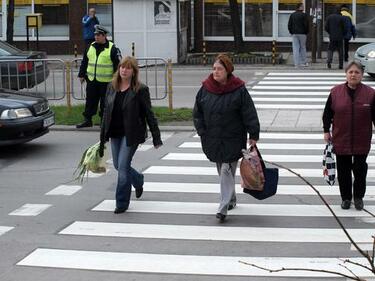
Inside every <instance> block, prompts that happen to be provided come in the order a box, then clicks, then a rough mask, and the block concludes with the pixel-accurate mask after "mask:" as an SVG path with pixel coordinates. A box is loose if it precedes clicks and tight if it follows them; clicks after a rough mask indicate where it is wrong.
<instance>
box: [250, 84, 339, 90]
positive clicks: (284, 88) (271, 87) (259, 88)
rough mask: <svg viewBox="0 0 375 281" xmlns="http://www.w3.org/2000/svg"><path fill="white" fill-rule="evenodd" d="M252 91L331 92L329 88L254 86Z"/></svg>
mask: <svg viewBox="0 0 375 281" xmlns="http://www.w3.org/2000/svg"><path fill="white" fill-rule="evenodd" d="M252 89H254V90H331V89H332V87H330V86H263V85H259V86H258V84H257V85H255V86H254V87H252Z"/></svg>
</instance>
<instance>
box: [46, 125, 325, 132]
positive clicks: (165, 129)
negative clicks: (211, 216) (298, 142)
mask: <svg viewBox="0 0 375 281" xmlns="http://www.w3.org/2000/svg"><path fill="white" fill-rule="evenodd" d="M159 129H160V131H162V132H171V131H176V132H195V128H194V126H189V125H187V126H186V125H185V126H181V125H173V126H169V125H165V126H159ZM50 131H61V132H64V131H68V132H99V131H100V127H99V126H94V127H91V128H84V129H77V128H76V127H75V126H68V125H54V126H52V127H51V128H50ZM261 132H300V133H321V134H323V129H322V128H320V127H309V128H303V127H273V126H265V127H261Z"/></svg>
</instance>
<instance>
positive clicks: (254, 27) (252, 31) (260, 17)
mask: <svg viewBox="0 0 375 281" xmlns="http://www.w3.org/2000/svg"><path fill="white" fill-rule="evenodd" d="M252 2H254V1H252ZM259 2H261V1H259ZM264 2H265V1H264ZM245 36H248V37H255V36H260V37H267V36H272V2H271V3H263V4H252V3H246V5H245Z"/></svg>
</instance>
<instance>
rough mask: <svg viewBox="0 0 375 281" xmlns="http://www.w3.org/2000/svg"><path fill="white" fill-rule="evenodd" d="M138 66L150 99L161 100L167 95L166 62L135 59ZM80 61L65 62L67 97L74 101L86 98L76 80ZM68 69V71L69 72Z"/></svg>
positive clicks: (81, 85)
mask: <svg viewBox="0 0 375 281" xmlns="http://www.w3.org/2000/svg"><path fill="white" fill-rule="evenodd" d="M136 59H137V61H138V64H139V76H140V77H139V78H140V80H141V81H142V82H143V83H144V84H146V85H147V86H148V87H149V89H150V97H151V99H153V100H162V99H165V98H166V97H167V94H168V79H167V78H168V61H166V60H165V59H163V58H136ZM81 62H82V59H74V60H72V61H70V62H67V65H66V67H67V72H70V75H69V76H70V77H69V78H68V80H67V84H70V91H68V92H67V97H68V96H69V95H71V96H72V98H73V99H76V100H84V99H85V97H86V84H85V83H83V84H81V83H80V81H79V79H78V78H77V76H78V72H79V68H80V65H81ZM69 69H70V71H69Z"/></svg>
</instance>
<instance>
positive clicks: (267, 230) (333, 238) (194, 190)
mask: <svg viewBox="0 0 375 281" xmlns="http://www.w3.org/2000/svg"><path fill="white" fill-rule="evenodd" d="M261 138H262V139H263V142H261V143H259V149H260V150H261V152H262V155H263V157H264V159H266V160H269V161H274V162H277V163H282V164H283V165H285V166H287V167H289V168H291V169H293V170H294V171H296V172H297V173H300V174H301V175H303V176H305V177H306V178H307V179H308V180H309V181H311V182H314V183H318V184H316V185H314V186H315V188H316V189H317V190H318V191H319V192H320V194H321V195H322V196H327V197H326V200H327V201H328V202H329V204H330V206H331V208H332V209H333V210H334V212H335V213H336V215H337V216H338V217H339V218H340V219H341V220H342V221H345V225H346V227H347V230H348V232H349V233H350V234H351V235H352V237H353V239H354V241H356V242H358V243H359V245H360V246H361V247H363V249H366V250H369V251H371V250H372V248H371V246H372V241H373V238H372V236H373V235H374V234H375V232H374V227H373V226H374V224H375V218H374V216H373V214H375V203H374V202H375V188H374V187H375V186H374V181H375V169H372V168H371V164H375V156H374V155H372V154H371V155H369V158H368V163H369V164H370V165H369V166H370V168H369V171H368V186H367V192H366V197H365V200H364V201H365V208H366V210H367V211H357V210H355V208H354V207H353V208H351V209H349V210H342V209H341V207H340V203H341V200H340V196H339V188H338V186H337V184H336V185H335V186H333V187H330V186H328V185H326V184H325V182H324V181H323V178H322V168H321V165H322V164H321V161H322V151H323V149H324V144H323V141H322V134H312V133H310V134H300V133H296V134H294V133H261ZM178 140H179V141H177V142H175V147H173V149H171V150H170V151H169V152H168V153H165V154H164V155H162V156H161V158H160V160H159V161H157V162H153V163H152V165H150V166H149V167H148V168H146V169H145V170H144V171H143V173H144V175H145V180H146V181H145V183H144V186H143V187H144V195H143V197H142V198H141V199H134V200H132V201H131V203H130V207H129V209H128V210H127V211H126V213H125V214H123V215H119V216H117V215H116V217H114V215H113V210H114V208H115V201H114V200H113V199H112V196H113V194H112V192H113V190H111V193H109V194H110V196H111V198H110V199H108V198H102V200H98V202H97V204H95V205H92V206H91V208H90V209H91V210H90V214H91V216H89V218H87V217H85V218H84V219H82V218H78V217H77V218H76V219H75V220H74V219H73V221H71V222H70V223H69V224H68V225H64V226H62V227H61V228H60V229H59V232H58V233H57V234H56V235H58V236H59V238H60V239H64V238H67V237H69V236H72V237H73V236H74V237H77V238H79V237H90V241H98V243H100V244H103V245H107V244H111V243H112V242H111V241H112V240H109V239H118V240H116V241H119V243H121V244H122V245H129V243H130V244H134V245H142V244H143V243H146V244H147V245H148V247H147V248H142V247H139V248H132V250H131V251H129V250H127V249H128V248H127V247H124V250H119V251H114V250H108V251H103V250H101V251H99V250H98V248H96V249H92V248H85V247H84V246H80V247H79V248H74V247H73V246H69V245H70V244H68V246H66V247H65V248H61V249H56V248H55V247H52V248H37V249H36V250H34V251H33V252H32V253H30V254H29V255H27V256H26V257H24V258H23V259H22V260H20V261H19V262H18V266H29V267H40V268H61V269H77V270H99V271H108V272H128V273H130V272H133V273H134V272H136V273H137V274H140V277H139V278H140V279H141V278H142V277H141V276H143V274H147V275H151V277H155V278H154V279H155V280H157V279H158V280H159V279H160V280H161V279H163V277H164V275H160V274H178V275H184V277H181V278H183V280H189V281H193V280H194V281H196V280H198V281H199V280H202V278H201V276H204V275H210V276H217V277H218V278H220V276H222V277H223V276H225V277H223V278H226V280H231V277H236V276H243V277H264V278H265V279H264V280H268V278H272V277H273V278H276V279H275V280H277V278H281V277H285V278H293V277H296V278H299V279H301V280H305V279H304V278H316V280H319V281H322V280H328V279H331V278H333V277H336V276H335V275H331V274H327V273H324V272H317V271H279V272H276V273H269V272H268V271H264V270H260V269H258V268H255V267H252V266H249V265H245V264H242V263H239V261H244V262H248V263H252V264H256V265H258V266H263V267H266V268H281V267H294V268H295V267H303V268H312V269H321V270H330V271H337V272H340V273H345V274H347V273H348V271H347V269H345V268H343V267H342V266H339V265H338V264H339V260H338V257H339V258H343V259H346V258H350V260H352V261H354V262H360V263H365V260H364V259H363V258H358V253H357V252H356V251H355V249H354V248H353V245H352V244H351V243H350V241H349V240H348V239H347V237H346V236H345V234H344V232H343V231H342V230H341V229H340V227H339V226H338V224H337V223H336V222H335V221H334V220H333V219H332V215H331V213H330V211H329V210H328V209H327V207H326V206H324V204H323V203H322V202H321V201H320V200H319V199H318V197H317V195H316V193H315V192H314V191H313V190H312V189H311V187H309V186H308V185H304V184H302V182H301V181H299V180H298V179H297V178H296V177H295V176H294V175H293V174H291V173H290V172H288V171H286V170H282V169H280V170H279V174H280V178H279V185H278V192H277V195H276V196H274V197H272V198H271V199H270V200H265V201H257V200H255V199H253V198H252V197H249V195H247V194H244V193H243V192H242V188H241V186H240V184H239V177H237V184H236V192H237V199H238V202H237V206H236V208H234V209H233V210H230V211H229V213H228V223H227V224H224V225H221V224H215V223H216V218H215V217H214V214H215V213H216V210H217V207H218V198H219V192H220V186H219V184H218V176H217V171H216V167H215V166H214V165H213V163H210V162H209V161H208V160H207V159H206V157H205V155H204V154H203V153H202V150H201V145H200V142H199V137H198V136H197V135H196V134H190V135H188V137H186V138H184V139H183V142H181V141H180V140H181V139H178ZM283 141H284V142H285V143H284V142H283ZM237 175H239V173H238V172H237ZM102 179H103V178H101V180H102ZM65 192H67V191H65ZM51 193H52V194H53V193H57V194H60V193H64V192H63V191H62V190H59V189H54V190H52V191H51ZM99 212H100V215H98V214H99ZM114 218H116V219H114ZM117 218H119V220H118V219H117ZM154 218H157V219H156V220H157V221H155V220H154ZM1 232H2V227H0V235H1ZM224 241H225V242H226V243H232V244H231V246H230V247H231V248H230V252H229V254H228V249H229V248H228V247H229V246H228V245H226V244H225V243H223V242H224ZM138 242H139V244H137V243H138ZM158 242H160V243H168V245H173V246H171V247H170V248H169V247H167V249H165V250H163V251H162V250H161V248H160V247H158V246H157V245H158V244H159V243H158ZM170 243H171V244H170ZM194 243H202V244H198V245H200V246H199V247H202V249H203V248H204V252H200V250H199V247H191V249H190V247H189V246H190V245H192V246H193V245H194ZM235 243H238V245H237V244H235ZM245 243H246V244H245ZM180 244H184V245H185V247H187V248H189V250H188V251H187V252H185V250H186V248H183V246H181V248H180V246H179V245H180ZM89 245H92V244H89ZM175 245H177V246H175ZM201 245H204V246H201ZM244 245H246V246H244ZM273 245H276V246H275V248H279V247H284V249H285V248H288V250H287V251H274V250H272V248H270V247H274V246H273ZM287 245H289V246H287ZM290 245H293V247H291V246H290ZM232 247H234V248H232ZM236 247H237V248H236ZM241 247H242V248H241ZM305 247H310V249H311V248H316V249H321V251H322V252H321V253H319V254H317V253H314V254H310V253H309V252H304V251H303V249H304V248H305ZM244 248H248V249H251V250H249V251H245V249H244ZM257 249H258V250H257ZM328 249H329V250H328ZM317 251H318V250H317ZM236 253H237V254H236ZM238 253H240V254H238ZM243 253H245V255H243ZM259 253H261V254H259ZM264 253H266V254H264ZM347 266H348V267H349V268H350V270H352V271H353V272H354V273H355V274H357V275H360V276H361V277H363V278H367V277H369V276H371V273H369V272H368V271H366V270H365V269H364V268H362V267H358V266H354V265H352V264H349V265H347ZM40 270H43V269H40ZM151 279H152V278H151ZM270 280H271V279H270ZM340 280H342V279H340Z"/></svg>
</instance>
